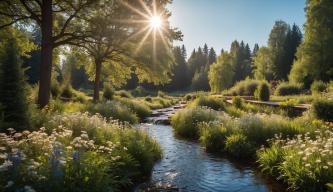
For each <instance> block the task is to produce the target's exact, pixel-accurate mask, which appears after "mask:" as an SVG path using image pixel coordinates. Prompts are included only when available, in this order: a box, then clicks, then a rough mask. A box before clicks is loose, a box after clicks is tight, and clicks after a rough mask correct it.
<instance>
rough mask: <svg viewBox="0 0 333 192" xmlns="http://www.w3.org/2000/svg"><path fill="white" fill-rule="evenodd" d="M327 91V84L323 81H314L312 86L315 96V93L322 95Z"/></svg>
mask: <svg viewBox="0 0 333 192" xmlns="http://www.w3.org/2000/svg"><path fill="white" fill-rule="evenodd" d="M326 89H327V84H326V83H324V82H323V81H314V82H313V83H312V84H311V93H312V94H315V93H321V92H324V91H326Z"/></svg>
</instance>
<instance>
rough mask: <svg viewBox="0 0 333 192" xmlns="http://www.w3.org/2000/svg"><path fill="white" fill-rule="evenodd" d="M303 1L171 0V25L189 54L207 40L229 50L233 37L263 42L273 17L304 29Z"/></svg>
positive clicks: (273, 19)
mask: <svg viewBox="0 0 333 192" xmlns="http://www.w3.org/2000/svg"><path fill="white" fill-rule="evenodd" d="M305 1H306V0H173V3H172V4H171V5H170V6H169V10H170V11H171V12H172V16H171V18H170V22H171V25H172V26H173V27H178V28H179V29H180V30H181V31H182V32H183V34H184V39H183V42H176V44H185V46H186V48H187V52H188V55H189V54H190V53H191V52H192V50H193V49H194V48H197V47H198V46H203V44H204V43H207V44H208V46H209V47H214V49H215V50H216V52H217V53H219V52H220V50H221V49H222V48H223V49H227V50H229V48H230V44H231V42H232V41H233V40H235V39H237V40H244V41H245V42H246V43H249V45H250V47H251V49H252V48H253V45H254V43H258V44H259V45H266V43H267V39H268V35H269V32H270V30H271V29H272V26H273V24H274V22H275V21H276V20H283V21H286V22H287V23H290V24H293V23H296V24H297V25H299V26H300V27H301V29H303V25H304V23H305V13H304V7H305Z"/></svg>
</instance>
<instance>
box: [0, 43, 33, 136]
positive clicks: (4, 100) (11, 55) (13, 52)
mask: <svg viewBox="0 0 333 192" xmlns="http://www.w3.org/2000/svg"><path fill="white" fill-rule="evenodd" d="M4 40H6V39H1V40H0V48H3V50H1V51H0V103H1V105H2V108H3V111H2V112H3V113H2V120H3V122H2V123H1V125H0V132H4V131H5V129H6V128H8V127H15V128H16V129H17V130H23V129H24V128H29V121H28V117H27V110H28V108H27V107H28V106H27V99H26V95H25V94H26V83H25V79H24V72H23V69H22V68H21V60H20V58H19V55H18V52H19V48H18V45H17V42H16V40H15V39H9V40H8V41H7V42H6V41H4Z"/></svg>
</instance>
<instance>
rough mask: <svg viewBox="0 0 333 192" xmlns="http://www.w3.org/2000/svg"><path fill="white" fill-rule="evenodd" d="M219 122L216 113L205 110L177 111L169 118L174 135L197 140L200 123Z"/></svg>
mask: <svg viewBox="0 0 333 192" xmlns="http://www.w3.org/2000/svg"><path fill="white" fill-rule="evenodd" d="M217 120H219V115H218V113H217V112H216V111H214V110H211V109H207V108H201V107H198V108H186V109H183V110H179V111H177V112H176V114H175V115H173V116H172V118H171V125H172V127H173V129H174V131H175V133H176V134H177V135H179V136H182V137H185V138H188V139H198V138H199V126H198V123H201V122H211V121H217Z"/></svg>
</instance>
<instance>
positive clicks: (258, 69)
mask: <svg viewBox="0 0 333 192" xmlns="http://www.w3.org/2000/svg"><path fill="white" fill-rule="evenodd" d="M271 55H272V53H271V51H270V49H269V48H267V47H261V48H259V50H258V52H257V53H256V56H255V57H254V66H255V72H254V77H255V78H256V79H259V80H268V81H269V80H272V79H273V69H272V65H273V60H272V56H271Z"/></svg>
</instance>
